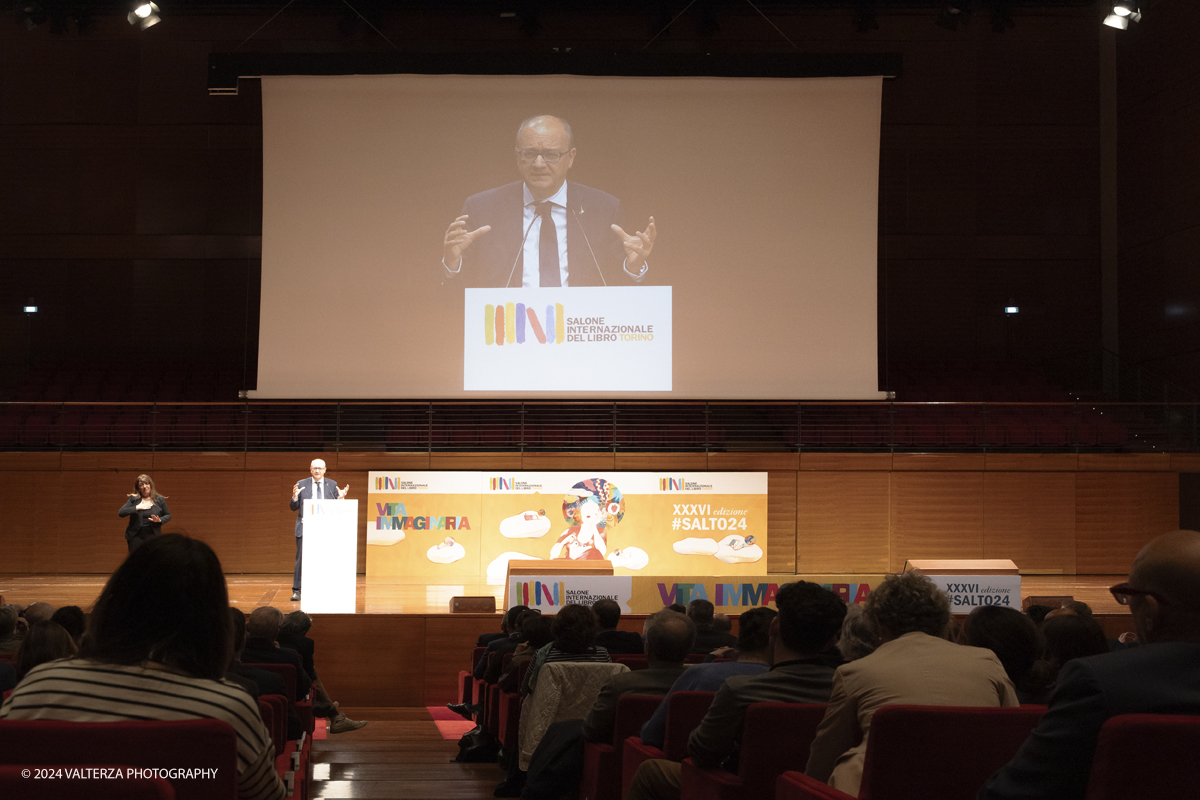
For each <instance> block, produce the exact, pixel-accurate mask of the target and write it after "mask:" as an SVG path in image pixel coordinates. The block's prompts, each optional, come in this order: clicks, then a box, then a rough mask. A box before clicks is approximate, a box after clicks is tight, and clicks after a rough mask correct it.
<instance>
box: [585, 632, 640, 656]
mask: <svg viewBox="0 0 1200 800" xmlns="http://www.w3.org/2000/svg"><path fill="white" fill-rule="evenodd" d="M592 644H593V645H599V646H600V647H603V648H604V649H605V650H607V651H608V652H609V653H613V654H616V655H625V656H640V655H642V654H643V653H645V652H646V645H645V643H644V642H642V637H641V634H638V633H635V632H634V631H619V630H616V629H615V628H614V629H613V630H610V631H600V632H599V633H597V634H596V638H595V639H593V640H592Z"/></svg>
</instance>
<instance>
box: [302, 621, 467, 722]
mask: <svg viewBox="0 0 1200 800" xmlns="http://www.w3.org/2000/svg"><path fill="white" fill-rule="evenodd" d="M425 624H426V618H424V617H399V616H394V615H392V614H318V615H317V616H315V617H313V626H312V630H311V632H310V633H309V634H308V635H309V637H310V638H312V640H313V641H314V642H315V643H316V650H315V664H316V667H317V672H318V673H319V674H320V677H321V682H322V683H324V684H325V688H326V689H327V690H329V695H330V696H331V697H332V698H333V699H334V700H337V701H338V702H339V703H341V704H342V705H343V706H372V707H375V706H408V707H413V706H423V705H425V704H426V703H425V686H424V684H425V671H426V670H425V667H426V645H425V642H426V636H425ZM476 635H478V634H476ZM458 649H459V652H460V653H461V651H462V648H461V647H459V648H458ZM368 652H369V656H367V655H366V654H367V653H368ZM466 653H467V658H468V659H469V658H470V655H471V650H470V648H467V650H466ZM459 657H460V658H462V656H461V655H460V656H459ZM364 663H367V664H368V665H369V666H368V667H367V668H365V669H364Z"/></svg>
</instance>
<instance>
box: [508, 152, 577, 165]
mask: <svg viewBox="0 0 1200 800" xmlns="http://www.w3.org/2000/svg"><path fill="white" fill-rule="evenodd" d="M565 155H566V153H564V152H562V151H560V150H517V158H519V159H521V160H522V161H527V162H533V161H537V157H538V156H541V157H542V161H545V162H546V163H547V164H557V163H558V162H559V161H560V160H561V159H562V157H563V156H565Z"/></svg>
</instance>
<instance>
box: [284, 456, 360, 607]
mask: <svg viewBox="0 0 1200 800" xmlns="http://www.w3.org/2000/svg"><path fill="white" fill-rule="evenodd" d="M308 471H309V472H310V473H312V477H311V478H304V479H303V480H299V481H296V484H295V485H294V486H293V487H292V502H291V503H290V504H289V508H291V509H292V511H295V512H296V569H295V571H294V572H293V573H292V600H293V601H296V600H299V599H300V564H301V561H302V560H303V558H304V501H305V500H344V499H346V493H347V492H349V491H350V484H348V483H347V484H346V485H345V486H343V487H342V488H341V489H339V488H338V485H337V484H336V483H334V482H333V480H332V479H330V478H326V477H325V462H324V461H322V460H321V459H319V458H314V459H313V460H312V463H311V464H309V465H308Z"/></svg>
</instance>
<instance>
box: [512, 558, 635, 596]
mask: <svg viewBox="0 0 1200 800" xmlns="http://www.w3.org/2000/svg"><path fill="white" fill-rule="evenodd" d="M612 574H613V566H612V562H611V561H571V560H569V559H557V558H554V559H550V560H542V559H530V560H524V559H516V560H513V561H509V562H508V574H507V575H505V576H504V607H505V608H508V590H509V588H510V587H511V586H512V579H513V577H514V576H515V577H521V576H522V575H612Z"/></svg>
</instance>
